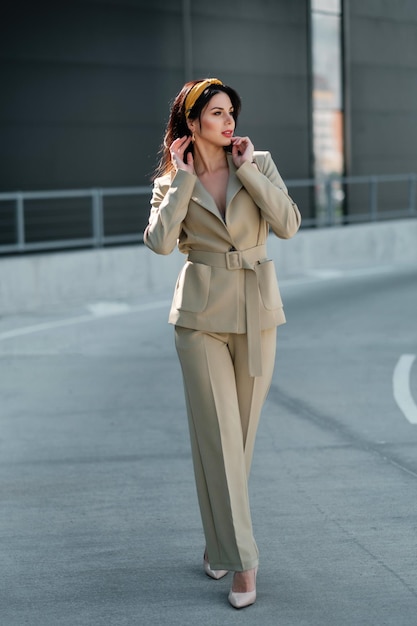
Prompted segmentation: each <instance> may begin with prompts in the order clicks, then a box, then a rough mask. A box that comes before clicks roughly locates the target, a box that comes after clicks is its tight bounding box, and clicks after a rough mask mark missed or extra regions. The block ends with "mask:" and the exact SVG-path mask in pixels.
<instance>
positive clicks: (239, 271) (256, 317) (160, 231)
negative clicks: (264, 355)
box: [144, 152, 301, 370]
mask: <svg viewBox="0 0 417 626" xmlns="http://www.w3.org/2000/svg"><path fill="white" fill-rule="evenodd" d="M227 158H228V164H229V180H228V186H227V197H226V213H225V219H223V218H222V216H221V214H220V212H219V210H218V208H217V206H216V204H215V202H214V199H213V197H212V196H211V195H210V194H209V193H208V191H207V190H206V189H205V188H204V186H203V185H202V183H201V182H200V181H199V179H198V178H197V176H195V175H192V174H189V173H188V172H185V171H184V170H178V171H177V172H176V173H175V174H172V175H171V174H167V175H165V176H162V177H160V178H157V179H156V180H155V182H154V188H153V194H152V200H151V206H152V208H151V212H150V216H149V224H148V226H147V227H146V229H145V232H144V242H145V244H146V245H147V246H148V247H149V248H150V249H151V250H153V251H154V252H156V253H158V254H170V253H171V252H172V251H173V249H174V248H175V246H176V245H178V248H179V250H180V251H181V252H183V253H184V254H187V255H188V259H187V260H186V262H185V264H184V267H183V268H182V270H181V272H180V275H179V277H178V280H177V284H176V287H175V292H174V297H173V301H172V307H171V311H170V314H169V322H170V323H172V324H176V325H179V326H185V327H186V328H194V329H197V330H206V331H212V332H214V331H217V332H231V333H246V332H247V333H248V334H249V333H251V330H252V331H253V332H252V333H251V334H252V344H253V346H252V347H253V350H256V342H257V337H256V333H258V331H259V329H265V328H272V327H273V326H277V325H279V324H283V323H284V322H285V316H284V312H283V305H282V300H281V296H280V292H279V288H278V283H277V278H276V274H275V268H274V265H273V262H272V261H271V260H269V259H268V258H267V253H266V243H267V238H268V233H269V229H271V230H272V232H273V233H275V235H277V236H278V237H280V238H283V239H288V238H289V237H292V236H293V235H294V234H295V233H296V232H297V230H298V228H299V226H300V222H301V216H300V213H299V210H298V208H297V206H296V204H295V203H294V202H293V201H292V199H291V198H290V196H289V195H288V192H287V188H286V186H285V184H284V182H283V180H282V178H281V176H280V174H279V172H278V170H277V168H276V166H275V164H274V162H273V160H272V158H271V155H270V153H269V152H255V153H254V162H255V164H256V165H253V164H251V163H244V164H243V165H241V167H239V168H238V169H236V167H235V165H234V164H233V160H232V157H231V155H229V154H228V155H227ZM251 327H253V328H251ZM254 358H255V357H254ZM255 360H256V359H255ZM258 360H259V359H258ZM255 369H258V370H259V367H257V368H255Z"/></svg>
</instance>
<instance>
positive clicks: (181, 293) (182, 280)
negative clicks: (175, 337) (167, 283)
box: [174, 261, 211, 313]
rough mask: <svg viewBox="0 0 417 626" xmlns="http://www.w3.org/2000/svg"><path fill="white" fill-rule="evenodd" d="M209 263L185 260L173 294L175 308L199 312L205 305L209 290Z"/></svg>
mask: <svg viewBox="0 0 417 626" xmlns="http://www.w3.org/2000/svg"><path fill="white" fill-rule="evenodd" d="M210 277H211V267H210V265H203V264H202V263H191V261H187V262H186V263H185V265H184V267H183V268H182V270H181V273H180V275H179V276H178V280H177V284H176V287H175V294H174V305H175V308H177V309H179V310H181V311H190V313H201V312H202V311H204V309H205V308H206V306H207V301H208V296H209V291H210Z"/></svg>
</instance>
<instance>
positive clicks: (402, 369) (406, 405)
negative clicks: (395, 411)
mask: <svg viewBox="0 0 417 626" xmlns="http://www.w3.org/2000/svg"><path fill="white" fill-rule="evenodd" d="M415 358H416V355H415V354H402V355H401V356H400V358H399V359H398V363H397V365H396V366H395V369H394V375H393V380H392V383H393V390H394V399H395V401H396V403H397V404H398V406H399V407H400V409H401V411H402V412H403V413H404V416H405V418H406V419H407V420H408V421H409V422H410V424H417V405H416V403H415V402H414V400H413V396H412V395H411V389H410V373H411V367H412V365H413V363H414V361H415Z"/></svg>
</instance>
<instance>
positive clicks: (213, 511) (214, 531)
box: [175, 326, 276, 571]
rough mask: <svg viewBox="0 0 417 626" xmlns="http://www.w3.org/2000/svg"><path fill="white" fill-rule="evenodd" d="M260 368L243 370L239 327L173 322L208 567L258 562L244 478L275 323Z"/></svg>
mask: <svg viewBox="0 0 417 626" xmlns="http://www.w3.org/2000/svg"><path fill="white" fill-rule="evenodd" d="M261 337H262V339H261V341H262V346H261V347H262V355H263V375H262V376H260V377H256V378H255V377H251V376H250V375H249V370H248V350H247V337H246V335H244V334H241V335H237V334H229V333H207V332H205V331H200V330H191V329H188V328H181V327H178V326H177V327H176V329H175V343H176V347H177V352H178V356H179V359H180V362H181V367H182V371H183V378H184V389H185V398H186V403H187V412H188V420H189V428H190V437H191V448H192V454H193V463H194V472H195V477H196V483H197V494H198V500H199V505H200V511H201V517H202V520H203V527H204V534H205V537H206V544H207V553H208V557H209V561H210V565H211V567H213V568H214V569H227V570H233V571H241V570H246V569H251V568H252V567H255V566H256V565H257V563H258V549H257V547H256V543H255V539H254V537H253V533H252V522H251V514H250V509H249V497H248V484H247V477H248V476H249V471H250V466H251V461H252V453H253V447H254V443H255V435H256V430H257V426H258V421H259V416H260V413H261V409H262V405H263V403H264V400H265V397H266V394H267V393H268V389H269V386H270V383H271V378H272V372H273V368H274V361H275V338H276V329H275V328H270V329H268V330H264V331H262V333H261Z"/></svg>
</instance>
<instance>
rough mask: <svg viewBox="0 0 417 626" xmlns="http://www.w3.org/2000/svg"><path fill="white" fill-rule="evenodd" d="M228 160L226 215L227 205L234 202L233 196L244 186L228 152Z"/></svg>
mask: <svg viewBox="0 0 417 626" xmlns="http://www.w3.org/2000/svg"><path fill="white" fill-rule="evenodd" d="M226 156H227V162H228V164H229V180H228V182H227V191H226V215H227V207H228V206H229V205H230V203H231V202H232V200H233V198H234V197H235V195H236V194H237V192H238V191H240V190H241V189H242V187H243V185H242V183H241V182H240V180H239V179H238V177H237V176H236V167H235V164H234V163H233V159H232V155H231V154H230V153H227V154H226Z"/></svg>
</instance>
